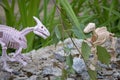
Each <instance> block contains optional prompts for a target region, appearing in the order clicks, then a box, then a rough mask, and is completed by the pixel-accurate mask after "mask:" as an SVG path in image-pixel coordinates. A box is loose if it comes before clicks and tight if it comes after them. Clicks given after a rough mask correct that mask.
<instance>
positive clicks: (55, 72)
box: [42, 66, 62, 77]
mask: <svg viewBox="0 0 120 80" xmlns="http://www.w3.org/2000/svg"><path fill="white" fill-rule="evenodd" d="M42 75H43V76H44V77H45V76H48V75H50V76H61V75H62V70H61V69H59V68H58V67H52V66H47V67H44V68H43V71H42Z"/></svg>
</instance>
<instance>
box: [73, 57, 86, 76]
mask: <svg viewBox="0 0 120 80" xmlns="http://www.w3.org/2000/svg"><path fill="white" fill-rule="evenodd" d="M72 67H73V69H74V70H75V71H76V72H77V73H78V74H81V73H82V72H84V71H86V65H85V63H84V61H83V59H81V58H78V57H74V59H73V66H72Z"/></svg>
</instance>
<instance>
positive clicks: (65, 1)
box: [59, 0, 85, 39]
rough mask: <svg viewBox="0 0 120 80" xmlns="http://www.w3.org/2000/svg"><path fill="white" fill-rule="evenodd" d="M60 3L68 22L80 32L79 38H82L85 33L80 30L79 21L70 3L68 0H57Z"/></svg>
mask: <svg viewBox="0 0 120 80" xmlns="http://www.w3.org/2000/svg"><path fill="white" fill-rule="evenodd" d="M59 1H60V3H61V5H62V6H63V9H65V11H66V14H67V15H68V17H69V19H70V22H71V23H72V24H73V25H74V27H76V28H77V29H79V32H80V34H81V35H82V36H81V38H82V39H84V38H85V35H84V33H83V31H82V30H81V28H80V27H79V26H80V23H79V21H78V19H77V16H76V15H75V13H74V11H73V9H72V7H71V5H70V4H69V2H68V0H59ZM61 13H62V12H61Z"/></svg>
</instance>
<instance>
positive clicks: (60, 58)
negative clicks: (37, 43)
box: [54, 53, 65, 62]
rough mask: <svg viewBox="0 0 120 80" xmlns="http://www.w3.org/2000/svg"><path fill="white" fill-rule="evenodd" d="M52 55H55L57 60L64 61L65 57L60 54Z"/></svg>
mask: <svg viewBox="0 0 120 80" xmlns="http://www.w3.org/2000/svg"><path fill="white" fill-rule="evenodd" d="M54 56H55V59H57V60H59V61H60V62H64V61H65V57H64V56H62V55H60V54H57V53H54Z"/></svg>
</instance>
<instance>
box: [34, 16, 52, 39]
mask: <svg viewBox="0 0 120 80" xmlns="http://www.w3.org/2000/svg"><path fill="white" fill-rule="evenodd" d="M33 18H34V19H35V21H36V23H37V25H36V26H35V27H34V30H33V32H34V33H35V34H37V35H39V36H41V37H42V38H44V39H46V38H47V37H48V36H50V33H49V31H48V30H47V28H46V27H45V26H44V25H43V24H42V23H41V22H40V21H39V19H38V18H36V17H33Z"/></svg>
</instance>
